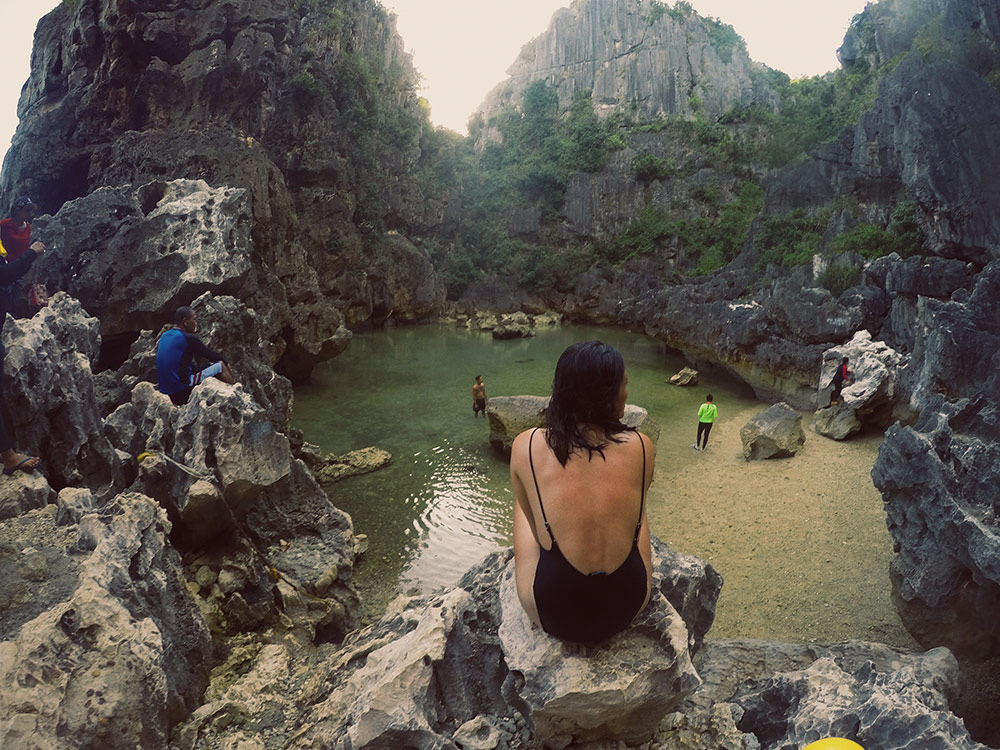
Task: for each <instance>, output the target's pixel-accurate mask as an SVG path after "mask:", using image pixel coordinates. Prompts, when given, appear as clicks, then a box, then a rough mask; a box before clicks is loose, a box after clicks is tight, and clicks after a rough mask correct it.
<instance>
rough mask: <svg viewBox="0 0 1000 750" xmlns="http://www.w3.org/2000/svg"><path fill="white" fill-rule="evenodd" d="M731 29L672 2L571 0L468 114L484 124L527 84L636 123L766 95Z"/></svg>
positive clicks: (714, 110)
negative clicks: (587, 100)
mask: <svg viewBox="0 0 1000 750" xmlns="http://www.w3.org/2000/svg"><path fill="white" fill-rule="evenodd" d="M731 31H732V30H731V29H727V28H726V27H724V26H722V25H721V24H719V23H717V22H715V21H713V20H711V19H705V18H702V17H700V16H698V15H697V14H695V13H693V12H689V11H687V10H684V9H681V6H678V7H677V8H671V7H669V4H666V3H659V2H650V0H626V1H624V2H623V1H622V0H579V1H578V2H575V3H573V4H572V5H571V6H570V7H568V8H563V9H562V10H559V11H557V12H556V14H555V15H554V16H553V17H552V23H551V24H550V25H549V28H548V29H547V30H546V31H545V32H543V33H542V34H541V35H539V36H538V37H536V38H535V39H533V40H531V41H530V42H528V43H527V44H526V45H525V46H524V48H523V49H522V50H521V54H520V56H519V57H518V58H517V60H515V61H514V63H513V64H512V65H511V66H510V68H509V70H508V71H507V72H508V76H509V77H508V79H507V80H506V81H503V82H501V83H500V84H499V85H497V87H496V88H494V89H493V91H492V92H490V94H489V95H488V96H487V97H486V99H485V101H484V102H483V104H482V105H481V106H480V108H479V111H478V112H477V116H481V117H482V118H483V120H484V121H485V122H487V123H488V121H489V119H490V117H491V116H492V115H494V114H496V112H497V111H498V110H499V109H500V108H501V107H503V106H504V105H507V104H511V103H515V104H516V103H519V102H520V101H521V97H522V95H523V93H524V90H525V88H527V86H528V84H529V83H531V82H532V81H536V80H544V81H546V82H547V83H550V84H552V85H554V86H556V88H557V89H558V91H559V98H560V101H561V103H562V104H563V106H565V107H568V106H569V103H570V101H571V100H572V98H573V96H574V94H578V93H580V92H586V93H589V94H591V99H592V101H593V103H594V107H595V110H596V111H597V112H598V114H600V115H605V116H606V115H610V114H612V113H614V112H621V111H624V110H631V111H633V112H634V113H635V115H636V117H637V118H638V119H639V120H642V121H649V120H653V119H655V118H656V117H658V116H660V115H689V114H691V112H692V102H691V98H692V97H697V99H699V100H700V101H701V103H702V105H703V106H704V108H705V110H706V111H707V112H709V113H711V114H713V115H720V114H722V113H723V112H725V111H726V110H728V109H729V108H730V107H732V106H733V104H734V103H740V104H751V103H753V102H758V101H765V100H771V99H773V92H771V91H770V90H769V88H768V87H767V86H766V85H765V84H764V83H763V81H762V79H760V78H759V77H757V76H755V75H754V74H753V70H752V67H753V65H752V63H751V61H750V58H749V56H748V55H747V51H746V46H745V45H744V44H743V41H742V39H739V38H738V37H736V36H735V34H733V35H731V36H730V35H728V34H727V32H731Z"/></svg>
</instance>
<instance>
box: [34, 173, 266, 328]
mask: <svg viewBox="0 0 1000 750" xmlns="http://www.w3.org/2000/svg"><path fill="white" fill-rule="evenodd" d="M32 230H33V232H34V233H35V234H36V235H38V236H40V237H44V238H45V241H46V242H47V243H49V244H50V245H51V246H52V247H51V249H50V251H49V252H47V253H45V255H43V256H42V257H41V258H40V259H39V260H38V261H37V262H36V263H35V264H34V267H33V268H32V270H31V274H30V276H29V279H37V280H39V281H43V282H44V283H45V284H46V285H47V286H48V288H49V290H50V292H51V291H53V290H60V291H65V292H68V293H69V294H70V295H72V296H73V297H75V298H77V299H78V300H80V303H81V304H82V305H83V307H84V309H86V310H87V312H89V313H90V314H91V315H93V316H94V317H96V318H98V319H99V320H100V326H101V335H102V336H104V337H110V336H115V335H117V334H127V333H129V332H133V331H138V330H140V329H142V328H154V329H158V328H159V327H160V325H161V324H163V323H164V322H167V321H170V320H172V317H173V311H174V310H175V309H177V307H179V306H180V305H182V304H189V303H190V302H191V300H193V299H195V298H196V297H198V296H199V295H201V294H202V293H203V292H206V291H211V292H213V293H214V294H216V295H231V296H234V297H238V298H247V297H249V296H250V295H251V294H252V293H253V292H255V291H256V290H257V270H256V268H255V267H254V264H253V262H252V261H251V257H250V251H251V243H250V206H249V198H248V196H247V194H246V191H245V190H240V189H237V188H228V187H221V188H214V187H210V186H209V185H208V184H207V183H206V182H204V181H202V180H173V181H170V182H151V183H148V184H146V185H142V186H138V187H131V186H129V187H124V188H111V187H102V188H99V189H98V190H95V191H94V192H93V193H91V194H89V195H87V196H86V197H83V198H79V199H77V200H74V201H71V202H69V203H67V204H66V205H64V206H63V207H62V208H61V209H60V211H59V213H58V214H56V215H55V216H45V217H41V218H40V219H38V220H36V221H35V223H34V225H33V226H32Z"/></svg>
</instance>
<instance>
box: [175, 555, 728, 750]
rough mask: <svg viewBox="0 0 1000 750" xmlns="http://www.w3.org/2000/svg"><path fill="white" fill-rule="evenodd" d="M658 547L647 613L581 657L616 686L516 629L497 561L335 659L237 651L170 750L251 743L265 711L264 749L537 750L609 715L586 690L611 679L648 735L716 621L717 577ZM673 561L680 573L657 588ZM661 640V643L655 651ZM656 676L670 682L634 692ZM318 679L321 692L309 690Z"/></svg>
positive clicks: (604, 703)
mask: <svg viewBox="0 0 1000 750" xmlns="http://www.w3.org/2000/svg"><path fill="white" fill-rule="evenodd" d="M656 544H657V552H656V553H654V559H656V560H657V561H658V562H657V567H656V571H655V573H654V578H655V580H656V583H657V585H658V590H657V592H656V597H657V598H656V602H657V603H656V604H654V605H650V607H649V608H648V609H647V611H646V613H644V614H643V615H642V619H641V620H640V621H638V622H637V623H636V624H635V625H634V626H633V627H632V628H631V629H630V631H628V632H627V633H626V634H625V635H623V636H619V637H618V638H617V639H615V640H614V641H612V642H611V643H610V644H608V645H606V646H603V647H594V648H591V649H589V650H590V651H591V652H593V653H591V656H594V654H595V653H596V652H597V651H601V650H602V649H603V653H604V655H605V656H604V658H606V663H607V664H608V665H609V666H610V665H614V669H615V670H616V671H617V673H618V675H619V677H618V678H616V677H615V676H613V675H610V674H603V673H601V672H600V671H594V670H592V669H589V668H588V666H587V661H586V660H585V659H583V658H580V657H581V656H582V653H581V654H580V655H578V656H576V657H574V656H573V654H574V653H575V652H574V648H576V649H577V650H578V647H570V646H564V645H562V644H560V643H559V642H558V641H555V640H554V639H552V638H550V637H548V636H546V635H545V634H544V633H541V632H540V631H537V630H531V631H529V632H524V631H522V630H521V628H522V627H523V622H522V619H523V612H521V611H520V610H519V605H518V604H517V601H516V596H514V595H513V593H512V592H510V591H507V593H506V594H504V593H502V589H501V586H500V581H501V577H502V576H507V577H509V575H510V565H511V551H510V550H509V549H507V550H502V551H499V552H496V553H493V554H491V555H489V556H487V557H486V558H485V559H484V560H483V561H482V562H481V563H480V564H479V565H477V566H475V567H474V568H473V569H472V570H470V571H469V572H468V573H466V575H465V576H464V578H463V579H462V583H461V584H460V588H456V589H453V590H451V591H447V592H443V593H442V594H440V595H438V596H435V597H433V598H429V599H416V600H405V599H401V600H399V601H397V602H396V603H394V604H393V605H390V611H389V612H387V613H386V615H385V616H384V617H383V618H382V619H381V620H380V621H379V622H377V623H375V624H374V625H372V626H370V627H368V628H365V629H364V630H361V631H358V632H357V633H354V634H352V635H351V636H350V637H349V638H348V640H347V641H345V643H344V646H343V647H342V648H341V649H339V650H338V651H336V652H332V651H329V650H325V651H322V650H321V651H317V652H315V653H313V654H312V655H309V654H306V653H303V652H301V651H300V650H292V649H290V648H288V647H285V646H267V647H264V648H263V649H259V650H257V649H253V650H250V649H243V650H242V651H241V652H240V654H239V656H238V657H236V658H234V659H233V660H232V662H231V663H230V664H227V665H226V668H225V669H224V670H220V672H219V673H217V674H218V675H219V677H220V678H221V679H220V680H219V683H218V684H217V685H216V684H213V685H212V686H210V687H209V688H208V690H207V691H206V704H205V705H204V706H203V707H202V708H201V709H199V710H198V711H197V712H196V713H195V714H194V715H192V717H191V719H190V720H189V721H188V722H187V723H185V724H183V725H182V726H181V727H179V729H178V731H177V733H176V736H178V737H181V738H190V739H189V740H186V742H191V743H192V744H182V745H181V747H195V745H194V744H193V742H194V738H195V737H196V736H200V737H201V738H202V740H203V741H207V738H214V740H215V741H218V742H221V741H223V740H224V739H228V740H230V741H232V742H237V741H238V740H240V739H244V738H245V739H249V738H250V737H251V736H252V733H253V731H254V730H255V728H257V727H259V724H260V723H259V720H257V719H255V718H254V717H255V716H256V715H257V713H258V712H259V711H260V708H261V707H262V706H263V705H265V704H267V705H271V706H272V709H273V710H272V712H271V716H272V718H271V720H270V722H269V731H270V732H271V733H272V736H278V737H282V738H284V739H285V740H286V741H287V742H288V743H289V744H291V745H296V746H310V745H311V744H320V745H324V746H329V747H340V746H350V747H363V746H366V745H367V746H370V747H376V746H384V747H390V746H393V745H395V744H399V743H400V742H402V741H403V739H401V738H405V741H406V743H408V744H410V745H413V746H415V747H442V748H445V747H455V745H454V744H453V743H454V742H455V740H456V739H457V737H456V735H458V734H459V733H460V730H461V729H462V727H467V726H468V725H469V723H470V722H475V724H476V725H477V726H480V727H483V725H484V724H486V725H488V726H487V727H486V734H488V735H492V736H497V737H498V739H499V742H500V744H499V745H498V746H499V747H506V748H514V747H530V746H532V743H533V742H534V740H535V738H536V737H539V739H541V735H538V731H539V730H538V729H537V727H538V726H539V725H541V726H542V727H543V729H541V731H542V732H544V731H547V730H545V729H544V726H545V725H546V723H548V726H549V727H550V728H553V727H554V728H557V729H559V728H565V727H566V726H567V725H566V723H565V722H564V721H563V720H562V719H560V718H559V717H560V716H563V715H565V716H566V717H567V718H568V717H569V716H571V715H572V713H573V712H576V713H579V711H580V710H581V709H582V710H587V709H586V708H585V706H590V709H589V710H590V711H592V712H593V714H594V715H595V716H596V715H598V714H600V713H602V712H609V711H610V712H611V713H615V712H616V711H617V708H616V707H617V706H620V705H621V702H622V696H620V695H619V694H618V693H617V691H610V692H608V693H606V694H601V693H599V692H593V691H594V689H595V688H596V687H597V686H599V685H600V684H608V683H610V682H611V681H612V680H615V679H620V680H623V681H625V682H628V680H629V679H630V677H629V675H630V674H632V677H631V679H633V680H636V684H635V685H634V687H633V689H632V691H630V694H629V695H628V696H625V700H626V701H628V702H629V703H630V704H631V705H633V706H634V705H636V704H638V703H640V702H643V703H645V704H646V707H647V710H648V711H650V712H651V713H650V714H648V715H647V719H646V724H645V725H644V727H645V729H649V728H651V727H652V726H653V725H655V721H652V720H651V719H650V718H649V717H651V716H652V715H654V714H656V713H659V712H662V711H663V710H664V709H666V708H669V707H670V706H671V705H674V704H676V703H677V700H678V699H679V698H680V697H682V695H683V693H684V692H686V691H688V690H689V689H690V688H692V687H694V686H695V685H696V684H697V682H698V679H697V676H696V675H695V674H694V672H693V670H692V669H691V665H690V655H689V654H690V652H689V648H690V647H689V643H693V642H695V641H697V642H700V639H701V638H702V637H703V636H704V631H705V629H707V627H708V626H710V624H711V618H712V613H711V612H697V611H696V610H697V608H698V606H700V604H703V603H709V604H711V606H712V612H714V603H715V600H716V599H717V597H718V594H719V588H720V586H721V579H719V577H718V574H716V573H715V571H713V570H712V569H711V567H710V566H706V565H705V564H704V563H702V562H701V561H699V560H696V559H695V558H690V557H689V556H683V555H677V554H676V553H672V552H669V550H668V551H667V552H668V554H666V555H665V556H664V557H663V558H662V561H661V560H660V558H659V552H660V551H661V550H664V549H666V548H665V547H664V545H662V543H660V542H656ZM677 562H680V563H681V566H680V567H678V568H676V569H674V571H673V572H672V573H671V574H669V575H662V576H661V571H663V570H664V569H665V568H666V567H669V566H672V565H674V564H675V563H677ZM508 588H509V585H508ZM512 596H514V598H513V602H512V603H513V604H514V606H515V607H518V610H517V611H513V612H512V613H511V614H510V615H508V614H507V606H508V604H510V603H511V602H509V601H504V600H505V599H510V597H512ZM668 599H669V600H670V601H672V602H675V604H674V606H671V604H668V603H667V601H668ZM678 605H679V606H678ZM679 612H687V613H689V614H691V615H694V617H693V620H692V621H687V620H686V619H682V617H683V618H686V617H687V615H678V613H679ZM508 616H512V617H515V619H516V620H517V622H516V623H515V624H514V629H513V630H512V631H509V632H510V633H512V634H513V640H509V639H504V636H503V635H499V637H498V633H499V631H500V630H501V629H502V628H503V627H505V625H504V623H505V621H506V619H507V618H508ZM518 632H521V633H522V635H523V636H524V637H523V638H521V637H520V636H518V635H517V633H518ZM630 634H631V635H630ZM665 634H669V640H667V641H665V642H662V643H661V642H658V641H659V636H661V635H665ZM508 648H511V649H513V650H514V653H510V652H508V651H507V649H508ZM545 653H548V654H549V656H548V657H545V663H551V664H553V665H554V670H553V671H550V672H549V673H548V674H544V673H543V672H542V671H540V670H539V669H538V667H541V666H543V665H542V664H541V663H540V662H537V663H534V664H532V663H529V662H526V661H525V660H526V659H529V660H530V659H533V658H534V656H532V655H533V654H534V655H537V654H545ZM597 658H602V657H600V655H598V656H597ZM511 659H513V660H515V661H516V662H517V663H518V664H519V665H520V667H523V668H525V669H527V670H530V671H529V672H528V675H527V677H529V678H530V679H525V678H524V677H522V675H521V672H520V671H519V669H515V668H513V667H512V666H511V665H510V663H509V660H511ZM559 662H565V664H563V665H562V666H559ZM592 665H593V664H592ZM592 665H591V666H592ZM663 669H666V670H668V671H669V672H670V673H671V674H673V675H675V676H676V677H677V678H678V679H677V681H676V682H671V683H670V684H664V683H663V682H662V681H654V682H648V683H644V681H643V680H642V679H641V678H639V679H637V677H638V675H640V674H643V673H649V674H650V675H653V674H657V673H658V670H663ZM319 674H322V675H324V676H323V678H322V679H317V678H316V677H315V676H313V677H310V675H319ZM223 675H226V676H223ZM328 681H329V682H328ZM577 690H584V691H589V692H592V696H591V698H590V699H588V700H585V699H584V698H583V696H582V695H579V696H578V695H575V693H576V691H577ZM543 695H548V696H549V699H550V700H549V701H548V707H547V708H544V709H540V710H536V711H531V710H529V706H531V705H533V704H534V703H535V702H536V701H537V700H539V699H541V698H542V696H543ZM557 695H563V696H564V698H565V700H567V701H568V704H566V706H565V708H561V707H560V705H559V703H560V702H559V701H558V700H552V698H554V697H555V696H557ZM639 696H644V698H643V699H642V700H640V699H639ZM574 706H575V708H574ZM525 714H527V715H525ZM216 717H225V718H228V720H222V721H216V720H215V718H216ZM490 728H492V730H493V731H492V732H490V731H489V729H490ZM645 729H640V728H639V727H638V725H637V726H635V727H624V728H623V731H624V732H625V733H626V734H629V733H631V734H635V735H636V736H638V734H639V733H641V732H643V731H645Z"/></svg>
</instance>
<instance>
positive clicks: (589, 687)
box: [498, 560, 721, 747]
mask: <svg viewBox="0 0 1000 750" xmlns="http://www.w3.org/2000/svg"><path fill="white" fill-rule="evenodd" d="M656 562H657V565H659V561H658V560H657V561H656ZM704 570H708V571H711V568H707V569H706V568H704V567H703V571H704ZM711 573H712V574H714V571H711ZM716 577H717V576H716ZM654 580H656V581H657V582H658V581H659V580H660V579H659V578H658V577H657V576H655V575H654ZM703 580H704V579H703ZM719 583H721V581H719ZM715 594H716V595H718V587H717V588H716V589H715ZM712 604H713V606H714V602H713V603H712ZM500 605H501V612H502V622H501V625H500V628H499V633H498V634H499V637H500V644H501V646H502V648H503V651H504V658H505V660H506V663H507V668H508V669H510V670H511V676H510V677H509V678H508V679H507V680H506V681H505V691H506V693H507V699H508V701H510V702H512V703H515V704H520V705H522V706H524V707H525V708H526V709H527V714H528V717H529V718H530V721H531V724H532V726H533V728H534V733H535V738H536V739H537V740H538V741H539V742H541V743H542V744H543V745H545V746H547V747H565V746H567V745H569V744H572V743H583V742H596V741H601V740H621V741H624V742H626V743H627V744H629V745H637V744H641V743H642V742H645V741H647V740H648V739H649V738H650V737H651V736H652V735H653V732H654V731H655V729H656V726H657V724H659V722H660V720H661V719H662V718H663V717H664V716H665V715H666V714H667V713H668V712H669V711H670V710H672V709H673V708H676V707H677V706H678V705H679V704H680V702H681V701H682V700H683V699H684V698H685V697H686V696H687V694H688V693H689V692H690V691H691V690H693V689H694V688H695V687H696V686H697V685H698V684H699V682H700V680H699V678H698V675H697V674H696V673H695V671H694V668H693V667H692V665H691V656H690V651H689V640H691V641H693V640H694V637H693V635H692V634H691V631H689V629H688V627H687V626H686V624H685V622H684V620H683V619H682V618H681V616H680V615H679V614H678V612H677V610H676V609H675V608H674V607H673V606H672V605H671V604H670V602H669V601H668V600H667V597H666V596H664V594H663V592H662V591H661V590H660V588H659V587H654V589H653V593H652V596H651V597H650V602H649V604H648V605H647V607H646V609H645V610H644V611H643V612H642V613H640V615H639V616H638V617H637V619H636V620H635V621H634V622H633V624H632V625H631V626H630V627H629V628H628V629H627V630H626V631H625V632H623V633H620V634H618V635H616V636H614V637H613V638H612V639H611V640H610V641H608V643H606V644H602V645H600V646H596V647H585V646H579V645H568V644H564V643H562V642H560V641H558V640H556V639H555V638H552V637H550V636H548V635H546V634H545V633H543V632H541V631H540V630H539V629H538V628H536V627H535V626H534V625H533V624H532V623H531V621H530V620H529V619H528V616H527V614H526V613H525V611H524V609H523V608H522V607H521V603H520V601H519V600H518V598H517V590H516V588H515V584H514V563H513V561H511V562H510V563H508V564H507V565H506V566H505V568H504V569H503V571H502V572H501V575H500Z"/></svg>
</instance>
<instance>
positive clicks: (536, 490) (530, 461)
mask: <svg viewBox="0 0 1000 750" xmlns="http://www.w3.org/2000/svg"><path fill="white" fill-rule="evenodd" d="M536 432H538V428H537V427H536V428H535V429H533V430H532V431H531V435H530V436H529V437H528V463H529V464H530V465H531V478H532V479H533V480H535V494H536V495H538V507H539V508H541V509H542V521H544V522H545V530H546V531H547V532H549V539H551V540H552V544H555V543H556V538H555V537H554V536H552V527H551V526H549V519H548V518H547V517H546V515H545V506H544V505H542V491H541V490H540V489H538V477H536V476H535V459H534V458H533V457H532V455H531V441H533V440H534V439H535V433H536ZM643 461H645V457H644V458H643ZM645 474H646V472H645V470H643V477H645ZM636 534H637V535H638V532H636Z"/></svg>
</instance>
